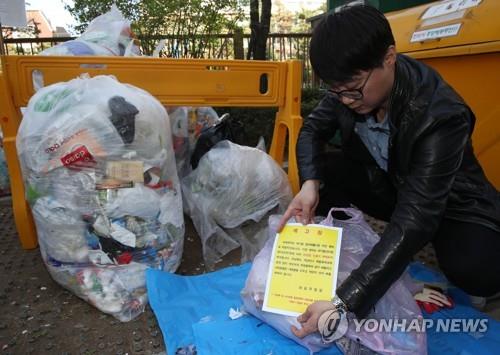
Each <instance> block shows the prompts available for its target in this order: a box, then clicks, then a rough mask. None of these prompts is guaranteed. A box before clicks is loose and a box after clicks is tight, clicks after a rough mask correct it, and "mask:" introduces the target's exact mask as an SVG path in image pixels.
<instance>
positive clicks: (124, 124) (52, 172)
mask: <svg viewBox="0 0 500 355" xmlns="http://www.w3.org/2000/svg"><path fill="white" fill-rule="evenodd" d="M17 150H18V154H19V160H20V163H21V168H22V172H23V178H24V183H25V189H26V191H27V200H28V201H29V203H30V205H31V207H32V211H33V216H34V218H35V223H36V226H37V232H38V239H39V243H40V249H41V252H42V257H43V260H44V262H45V264H46V266H47V268H48V270H49V272H50V274H51V275H52V277H53V278H54V279H55V280H56V281H57V282H59V283H60V284H61V285H62V286H64V287H66V288H68V289H70V290H71V291H73V292H74V293H75V294H76V295H78V296H79V297H81V298H83V299H85V300H88V301H89V302H90V303H92V304H94V305H95V306H96V307H97V308H99V309H100V310H102V311H103V312H106V313H109V314H112V315H114V316H115V317H116V318H118V319H120V320H122V321H126V320H130V319H132V318H134V317H135V316H137V315H138V314H139V313H140V312H142V310H143V309H144V306H145V304H146V302H147V295H146V288H145V274H144V270H145V269H146V268H147V267H152V268H156V269H160V270H164V271H171V272H173V271H175V270H176V269H177V267H178V266H179V264H180V261H181V255H182V249H183V238H184V217H183V212H182V198H181V189H180V184H179V180H178V176H177V170H176V164H175V156H174V152H173V148H172V136H171V132H170V125H169V121H168V115H167V112H166V110H165V108H164V107H163V106H162V105H161V103H160V102H158V101H157V100H156V99H155V98H154V97H153V96H151V95H150V94H149V93H147V92H145V91H143V90H141V89H139V88H136V87H134V86H131V85H127V84H121V83H119V82H118V81H116V79H114V78H113V77H110V76H96V77H94V78H89V77H88V76H87V77H85V76H83V77H80V78H77V79H74V80H71V81H69V82H62V83H57V84H54V85H50V86H47V87H45V88H42V89H41V90H39V91H38V92H37V93H36V94H35V95H34V96H33V97H32V98H31V100H30V101H29V105H28V107H27V109H26V111H25V113H24V117H23V120H22V122H21V126H20V128H19V133H18V138H17Z"/></svg>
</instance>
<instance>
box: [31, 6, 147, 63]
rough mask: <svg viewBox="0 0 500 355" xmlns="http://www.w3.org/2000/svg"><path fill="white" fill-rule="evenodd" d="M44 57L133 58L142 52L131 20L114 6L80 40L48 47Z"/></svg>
mask: <svg viewBox="0 0 500 355" xmlns="http://www.w3.org/2000/svg"><path fill="white" fill-rule="evenodd" d="M40 55H74V56H87V55H98V56H133V55H140V50H139V47H138V46H136V45H135V43H134V36H133V33H132V30H131V28H130V21H129V20H127V19H125V18H124V17H123V15H122V13H121V12H120V10H118V8H117V7H116V5H112V6H111V9H110V10H109V11H108V12H106V13H105V14H102V15H101V16H98V17H96V18H95V19H93V20H92V21H91V22H90V23H89V25H88V27H87V29H86V30H85V32H84V33H83V34H82V35H81V36H80V37H78V38H77V39H74V40H71V41H67V42H63V43H60V44H58V45H56V46H54V47H50V48H47V49H45V50H43V51H42V52H40Z"/></svg>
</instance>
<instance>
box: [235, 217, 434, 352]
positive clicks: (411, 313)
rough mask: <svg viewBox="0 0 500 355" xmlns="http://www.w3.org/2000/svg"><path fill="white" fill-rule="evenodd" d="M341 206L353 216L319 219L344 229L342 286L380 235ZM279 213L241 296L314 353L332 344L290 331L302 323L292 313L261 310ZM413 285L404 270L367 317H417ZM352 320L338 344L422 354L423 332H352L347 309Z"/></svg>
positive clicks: (271, 221)
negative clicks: (354, 344)
mask: <svg viewBox="0 0 500 355" xmlns="http://www.w3.org/2000/svg"><path fill="white" fill-rule="evenodd" d="M333 210H335V211H344V212H345V213H346V214H347V215H348V216H350V217H351V218H350V219H348V220H338V219H334V218H333V217H332V215H331V212H330V214H329V216H328V217H327V218H326V219H325V220H323V221H322V222H321V223H320V224H323V225H327V226H334V227H340V228H343V231H342V244H341V250H340V261H339V273H338V284H339V285H340V284H341V283H342V282H343V281H344V280H345V279H346V278H347V276H349V274H350V273H351V271H352V270H354V269H356V268H357V267H359V265H360V264H361V262H362V261H363V259H364V258H365V256H366V255H368V253H369V251H370V250H371V249H372V248H373V246H374V245H375V244H376V243H377V241H378V240H379V236H378V235H377V234H376V233H375V232H373V230H372V229H371V228H370V226H369V225H368V224H367V223H366V222H365V220H364V218H363V214H362V212H360V211H359V210H356V209H352V208H347V209H332V211H333ZM279 218H280V216H272V217H271V218H270V219H269V239H268V240H267V242H266V244H265V246H264V248H263V249H262V250H261V251H260V252H259V254H258V255H257V256H256V257H255V259H254V262H253V265H252V269H251V270H250V273H249V275H248V278H247V280H246V283H245V287H244V289H243V290H242V291H241V297H242V299H243V303H244V305H245V310H246V311H247V312H249V313H251V314H252V315H254V316H255V317H257V318H259V319H261V320H262V321H264V322H266V323H268V324H270V325H271V326H272V327H274V328H275V329H277V330H278V331H279V332H280V333H281V334H283V335H284V336H286V337H288V338H291V339H293V340H295V341H296V342H297V343H299V344H301V345H303V346H304V347H306V348H307V349H309V350H310V351H312V352H316V351H319V350H321V349H322V348H325V347H327V346H332V344H330V345H325V344H323V343H322V341H321V337H320V335H319V333H313V334H310V335H308V336H306V337H305V338H303V339H299V338H297V337H296V336H294V335H293V334H292V332H291V330H290V326H291V325H295V326H296V327H297V328H300V324H299V323H298V321H297V319H296V317H292V316H284V315H280V314H275V313H270V312H264V311H262V305H263V302H264V293H265V289H266V282H267V275H268V270H269V265H270V261H271V254H272V249H273V244H274V239H275V236H276V228H277V225H278V222H279ZM415 289H416V288H415V285H413V284H412V281H411V279H410V277H409V275H408V273H407V272H406V271H405V273H404V274H403V275H402V276H401V277H400V278H399V279H398V281H396V282H395V283H394V284H393V285H392V286H391V287H390V288H389V290H388V291H387V292H386V293H385V295H384V296H383V297H382V298H381V299H380V300H379V301H378V303H377V304H376V305H375V307H374V310H373V311H372V312H370V314H369V315H368V316H367V317H366V319H376V320H380V319H407V320H408V321H411V320H413V319H417V318H418V319H421V318H422V314H421V312H420V309H419V308H418V306H417V304H416V302H415V300H414V298H413V294H412V292H411V290H415ZM348 317H350V318H351V321H350V322H349V327H348V329H347V333H346V334H345V336H344V337H343V338H341V339H340V340H339V341H338V343H339V344H338V345H339V348H340V349H346V348H352V345H353V344H350V343H349V341H347V342H346V339H345V338H347V340H351V341H354V342H357V343H359V344H360V345H362V346H364V347H366V348H368V349H371V350H372V351H375V352H376V353H380V354H426V353H427V340H426V334H425V333H424V332H416V331H414V332H367V331H366V330H365V329H364V327H361V330H360V331H358V332H356V327H355V322H354V321H352V317H354V315H352V314H349V316H348Z"/></svg>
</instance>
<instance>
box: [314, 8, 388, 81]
mask: <svg viewBox="0 0 500 355" xmlns="http://www.w3.org/2000/svg"><path fill="white" fill-rule="evenodd" d="M393 44H394V36H393V35H392V31H391V27H390V25H389V22H388V21H387V19H386V18H385V16H384V14H382V13H381V12H380V11H379V10H377V9H376V8H374V7H372V6H367V5H354V6H345V7H343V8H342V9H341V10H340V11H339V12H335V13H329V14H327V15H325V17H323V19H322V20H321V21H320V23H319V24H318V25H317V26H316V28H315V29H314V31H313V34H312V38H311V44H310V59H311V65H312V67H313V69H314V71H315V72H316V74H317V75H318V76H319V77H320V78H321V79H322V80H324V81H326V82H328V83H330V84H331V83H345V82H347V81H349V80H351V79H352V77H353V76H355V75H356V74H358V73H359V71H361V70H363V71H365V70H370V69H373V68H376V67H380V66H381V65H382V62H383V60H384V56H385V53H386V52H387V48H389V46H391V45H393Z"/></svg>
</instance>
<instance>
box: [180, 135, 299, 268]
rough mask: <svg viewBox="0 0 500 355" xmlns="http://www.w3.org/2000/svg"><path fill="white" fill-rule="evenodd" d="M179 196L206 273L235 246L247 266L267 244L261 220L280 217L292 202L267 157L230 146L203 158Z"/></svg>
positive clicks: (280, 175)
mask: <svg viewBox="0 0 500 355" xmlns="http://www.w3.org/2000/svg"><path fill="white" fill-rule="evenodd" d="M182 192H183V198H184V204H185V209H186V211H187V213H188V214H189V215H190V217H191V218H192V220H193V223H194V226H195V228H196V230H197V231H198V234H199V235H200V238H201V240H202V245H203V255H204V258H205V263H206V265H207V266H208V267H212V266H213V265H214V263H215V262H216V261H217V260H218V259H219V258H220V257H222V256H223V255H225V254H227V253H228V252H230V251H231V250H233V249H235V248H237V247H239V246H241V247H242V260H241V261H242V262H245V261H248V260H251V259H252V258H253V257H254V256H255V255H256V254H257V252H258V251H259V250H260V249H261V248H262V246H263V244H264V242H265V240H266V238H267V218H265V217H266V216H268V215H269V214H270V213H276V212H277V211H284V210H285V209H286V207H287V206H288V204H289V202H290V201H291V198H292V192H291V189H290V184H289V182H288V178H287V176H286V174H285V172H284V171H283V170H282V169H281V168H280V167H279V166H278V164H276V162H275V161H274V160H273V159H272V158H271V157H270V156H269V155H267V154H266V153H264V152H262V151H261V150H259V149H256V148H251V147H244V146H240V145H237V144H234V143H231V142H229V141H222V142H219V143H218V144H217V145H215V146H214V147H213V148H212V149H211V150H210V151H209V152H208V153H206V154H205V155H204V156H203V157H202V158H201V160H200V162H199V165H198V167H197V168H196V169H195V170H193V172H192V173H191V174H189V175H188V176H186V177H185V178H184V179H183V180H182Z"/></svg>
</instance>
